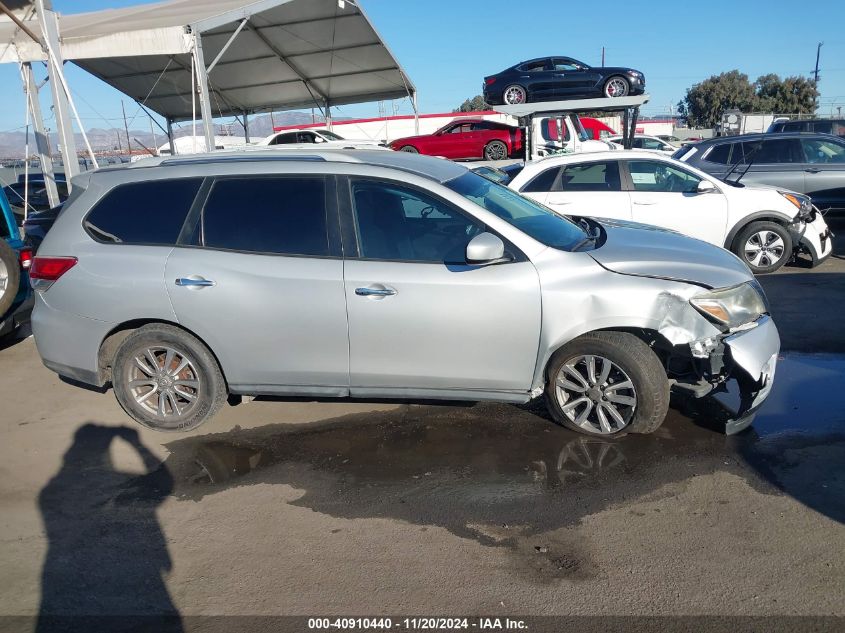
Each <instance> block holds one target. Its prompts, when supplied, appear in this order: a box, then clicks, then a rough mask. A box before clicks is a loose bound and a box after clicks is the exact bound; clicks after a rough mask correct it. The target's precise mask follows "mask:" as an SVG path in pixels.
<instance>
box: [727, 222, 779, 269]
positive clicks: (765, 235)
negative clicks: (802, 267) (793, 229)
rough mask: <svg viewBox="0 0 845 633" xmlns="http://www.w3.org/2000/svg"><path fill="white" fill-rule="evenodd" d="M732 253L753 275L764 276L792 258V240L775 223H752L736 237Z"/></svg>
mask: <svg viewBox="0 0 845 633" xmlns="http://www.w3.org/2000/svg"><path fill="white" fill-rule="evenodd" d="M733 252H734V253H735V254H736V255H737V256H738V257H739V258H740V259H742V261H744V262H745V263H746V264H748V267H749V268H750V269H751V272H753V273H754V274H755V275H765V274H766V273H773V272H775V271H776V270H777V269H778V268H780V267H781V266H783V265H784V264H785V263H786V262H788V261H789V258H790V257H792V238H791V237H790V236H789V232H788V231H787V230H786V229H785V228H784V227H782V226H781V225H780V224H777V223H776V222H752V223H751V224H749V225H748V226H747V227H745V228H744V229H743V230H742V231H740V233H739V235H737V238H736V240H735V241H734V247H733Z"/></svg>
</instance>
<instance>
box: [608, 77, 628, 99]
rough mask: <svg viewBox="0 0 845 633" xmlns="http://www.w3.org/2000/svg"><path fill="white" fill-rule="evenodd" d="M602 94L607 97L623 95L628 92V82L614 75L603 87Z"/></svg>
mask: <svg viewBox="0 0 845 633" xmlns="http://www.w3.org/2000/svg"><path fill="white" fill-rule="evenodd" d="M604 94H605V96H607V97H624V96H625V95H626V94H628V84H627V83H625V80H624V79H622V78H621V77H614V78H613V79H611V80H610V81H608V82H607V85H606V86H605V87H604Z"/></svg>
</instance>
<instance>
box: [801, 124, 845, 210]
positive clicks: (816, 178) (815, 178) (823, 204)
mask: <svg viewBox="0 0 845 633" xmlns="http://www.w3.org/2000/svg"><path fill="white" fill-rule="evenodd" d="M801 147H802V149H803V151H804V156H805V160H806V163H805V165H804V168H805V169H804V191H805V193H807V194H808V195H809V196H810V197H811V198H812V199H813V204H815V205H816V206H817V207H819V208H820V209H829V208H839V209H845V142H842V141H839V140H837V139H832V138H812V137H811V138H802V139H801Z"/></svg>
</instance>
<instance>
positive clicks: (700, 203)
mask: <svg viewBox="0 0 845 633" xmlns="http://www.w3.org/2000/svg"><path fill="white" fill-rule="evenodd" d="M508 186H509V187H511V188H512V189H514V190H516V191H519V192H520V193H523V194H524V195H526V196H528V197H529V198H533V199H534V200H537V201H538V202H541V203H543V204H545V205H546V206H548V207H550V208H551V209H553V210H554V211H557V212H559V213H563V214H566V215H588V216H594V217H602V218H614V219H619V220H632V221H634V222H642V223H643V224H653V225H655V226H660V227H663V228H667V229H671V230H673V231H678V232H679V233H683V234H684V235H689V236H690V237H696V238H698V239H700V240H704V241H705V242H710V243H711V244H716V245H717V246H723V247H724V248H727V249H728V250H730V251H732V252H733V253H735V254H736V255H737V256H738V257H740V258H742V259H744V260H745V262H746V263H747V264H748V267H749V268H751V271H752V272H754V273H755V274H762V273H770V272H774V271H775V270H777V269H778V268H780V267H781V266H783V265H784V264H786V263H787V262H788V261H790V259H792V258H793V257H794V256H796V255H798V254H805V255H806V256H807V257H809V259H810V261H811V263H812V265H813V266H816V265H818V264H820V263H821V262H823V261H824V260H825V259H827V258H828V257H830V255H831V254H832V253H833V240H832V234H831V232H830V229H829V228H828V226H827V224H826V223H825V221H824V218H822V216H821V214H820V213H819V212H818V211H816V210H815V209H814V208H813V205H812V204H811V202H810V198H809V197H808V196H805V195H803V194H800V193H796V192H794V191H788V190H785V189H778V188H775V187H767V186H765V185H762V186H761V185H757V186H747V185H743V184H741V183H737V182H725V181H722V180H719V179H718V178H714V177H713V176H710V175H708V174H706V173H704V172H703V171H700V170H698V169H695V168H694V167H691V166H689V165H687V164H685V163H682V162H680V161H677V160H674V159H673V158H669V157H668V156H660V155H659V154H656V153H654V152H649V151H643V150H639V151H637V150H631V151H627V152H616V153H615V154H613V155H610V154H604V155H596V154H593V155H580V156H578V155H570V156H558V157H553V158H548V159H545V160H541V161H535V162H532V163H528V164H527V165H526V166H525V168H523V169H522V170H521V171H520V173H519V174H518V175H517V176H515V177H514V179H513V180H512V181H511V182H510V183H509V184H508Z"/></svg>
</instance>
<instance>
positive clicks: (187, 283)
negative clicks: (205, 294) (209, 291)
mask: <svg viewBox="0 0 845 633" xmlns="http://www.w3.org/2000/svg"><path fill="white" fill-rule="evenodd" d="M176 285H177V286H182V287H184V288H207V287H208V286H216V285H217V282H216V281H212V280H211V279H205V278H204V277H200V276H199V275H191V276H189V277H179V278H178V279H177V280H176Z"/></svg>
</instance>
